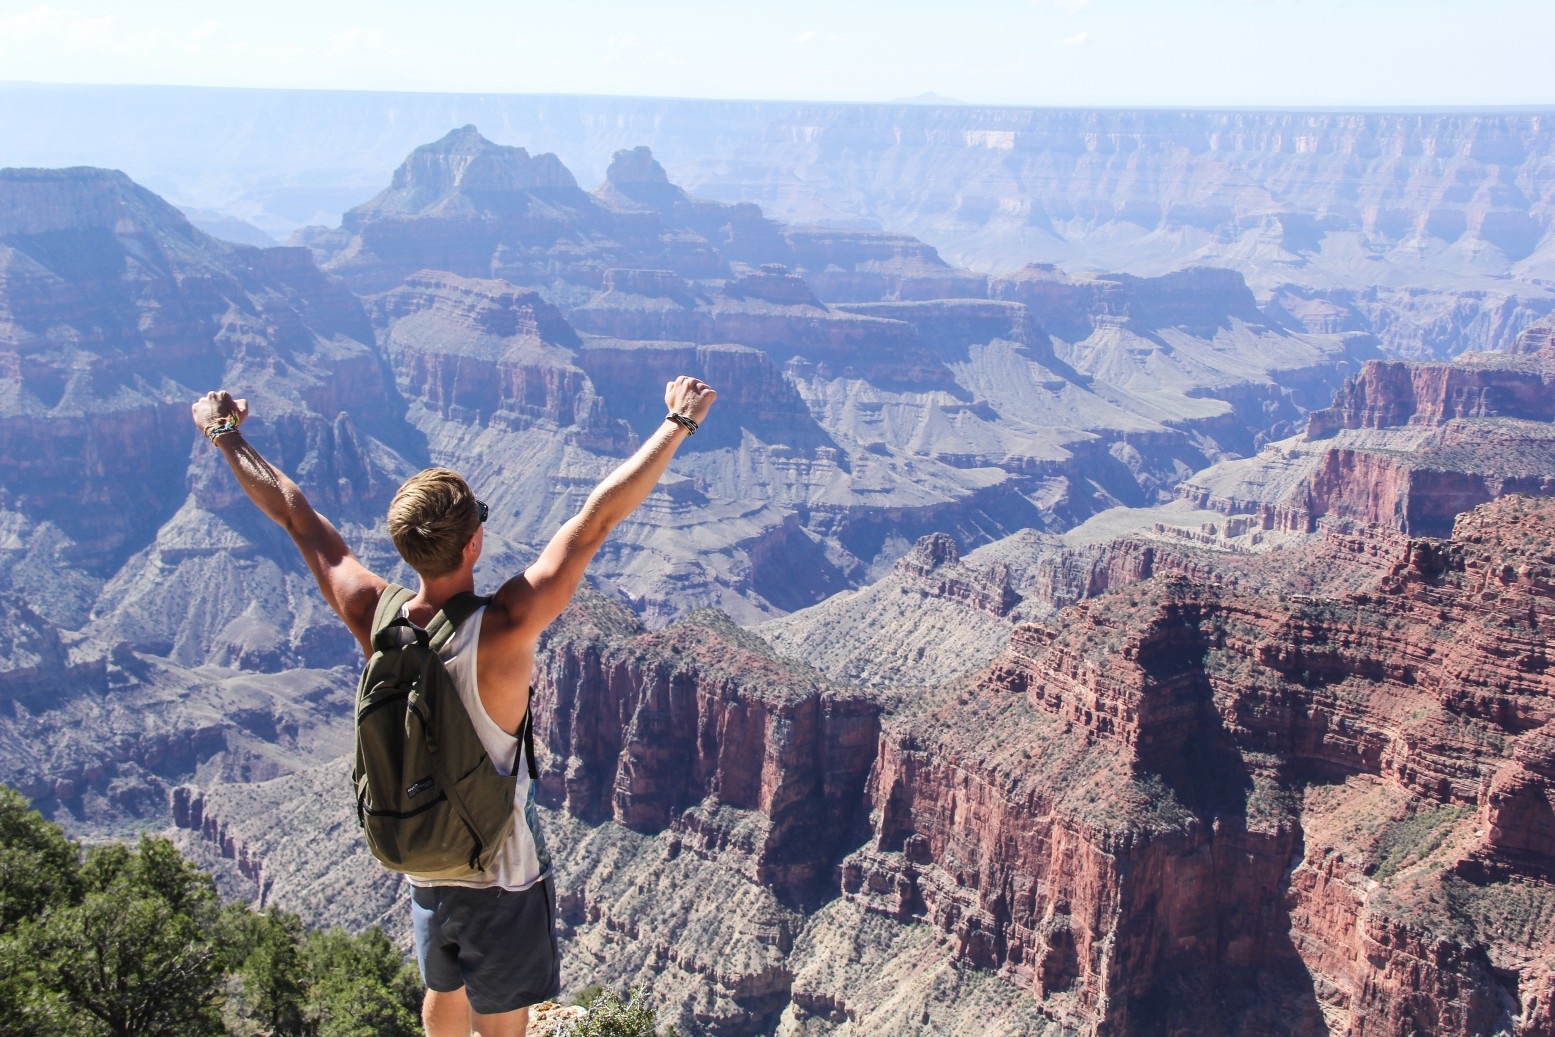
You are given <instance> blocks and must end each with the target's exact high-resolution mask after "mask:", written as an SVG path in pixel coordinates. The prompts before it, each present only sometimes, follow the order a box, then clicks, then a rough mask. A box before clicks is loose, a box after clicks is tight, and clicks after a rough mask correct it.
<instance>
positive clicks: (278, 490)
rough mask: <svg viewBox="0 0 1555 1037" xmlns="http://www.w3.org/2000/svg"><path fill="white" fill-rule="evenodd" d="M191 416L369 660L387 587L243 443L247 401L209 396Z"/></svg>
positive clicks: (221, 393) (219, 394)
mask: <svg viewBox="0 0 1555 1037" xmlns="http://www.w3.org/2000/svg"><path fill="white" fill-rule="evenodd" d="M191 413H192V415H193V417H194V423H195V424H196V425H198V426H199V427H200V430H201V431H202V432H204V433H206V435H208V436H210V437H211V439H212V441H213V442H214V443H215V444H216V447H217V449H219V450H220V451H221V454H222V457H223V459H225V460H226V462H227V466H228V467H229V468H231V469H232V474H233V475H235V476H236V477H237V480H238V485H240V486H241V487H243V492H244V493H246V494H248V498H249V500H251V501H253V502H254V504H255V506H257V507H258V508H259V510H260V511H262V512H264V513H265V514H266V515H267V516H269V517H270V519H271V520H273V521H274V522H275V523H276V524H277V525H279V526H280V527H281V528H282V529H284V530H286V532H287V533H288V534H290V535H291V538H292V542H293V543H294V544H296V545H297V550H298V551H299V552H300V553H301V555H302V558H303V561H305V562H306V563H307V564H308V569H309V570H310V571H312V573H313V578H314V579H315V580H317V581H318V585H319V590H320V591H322V592H323V594H324V600H325V602H327V603H328V604H329V607H330V608H332V609H334V610H335V614H336V615H338V616H339V617H340V618H341V620H343V621H344V622H345V625H346V627H347V628H348V629H349V630H350V631H351V634H352V636H353V637H355V638H356V640H357V642H358V643H359V644H360V645H361V646H362V651H363V653H364V654H368V655H370V654H371V653H372V648H371V633H372V622H373V611H374V609H375V608H376V607H377V603H378V596H379V594H380V593H381V592H382V591H383V588H384V587H385V586H387V582H386V581H385V580H383V579H382V578H381V577H379V576H377V575H375V574H373V573H372V572H370V571H369V570H368V569H367V567H366V566H364V565H362V563H361V562H359V561H357V559H356V556H355V555H354V554H352V553H351V549H350V548H349V547H347V546H346V542H345V540H344V538H342V537H341V535H340V533H339V531H338V530H336V529H335V527H334V526H332V525H330V523H329V520H328V519H326V518H325V517H324V516H323V515H320V514H319V513H318V512H317V511H315V510H313V505H312V504H310V503H309V502H308V498H307V497H306V496H305V495H304V494H303V492H302V490H301V489H300V488H298V486H297V484H296V483H295V482H293V481H292V480H291V479H290V478H289V477H288V476H287V475H286V473H285V472H282V471H281V470H280V469H278V468H276V467H275V466H274V465H272V464H271V463H270V462H269V461H267V460H265V458H264V456H263V455H262V454H260V452H259V451H258V450H257V449H255V448H254V446H253V445H252V444H251V443H249V442H248V441H246V440H245V439H244V438H243V434H242V433H241V432H240V431H238V426H239V425H240V424H241V423H242V421H243V419H244V418H246V417H247V416H248V401H247V400H235V399H233V398H232V395H231V394H230V393H228V392H226V391H224V390H223V391H215V392H210V393H207V394H206V395H204V396H202V397H201V398H200V399H198V400H196V401H195V402H194V406H193V407H192V408H191ZM224 429H225V431H223V430H224ZM213 431H214V433H215V434H214V435H212V432H213Z"/></svg>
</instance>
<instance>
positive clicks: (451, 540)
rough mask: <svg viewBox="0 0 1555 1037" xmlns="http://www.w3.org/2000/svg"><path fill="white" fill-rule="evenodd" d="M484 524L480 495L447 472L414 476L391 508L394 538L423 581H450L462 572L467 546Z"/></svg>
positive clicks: (430, 471)
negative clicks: (427, 578) (425, 578)
mask: <svg viewBox="0 0 1555 1037" xmlns="http://www.w3.org/2000/svg"><path fill="white" fill-rule="evenodd" d="M480 524H481V518H480V510H479V509H478V508H477V506H476V503H475V494H474V493H472V492H470V486H469V484H468V483H466V482H465V481H464V480H463V479H462V478H460V476H459V474H458V473H457V472H454V471H451V470H449V469H447V468H428V469H426V470H425V471H423V472H418V473H417V474H415V475H413V476H411V477H410V478H409V479H407V480H405V485H403V486H401V487H400V488H399V492H398V493H396V494H395V495H394V500H392V501H391V502H390V503H389V538H390V539H392V540H393V541H394V547H395V549H396V550H397V551H399V553H400V557H401V558H403V559H405V561H406V562H408V563H410V567H411V568H412V569H414V570H416V572H417V573H418V574H420V575H421V576H430V577H437V576H446V575H448V574H449V573H451V572H453V571H454V570H455V569H457V568H459V563H460V562H461V561H463V556H464V545H465V544H467V543H469V542H470V537H472V536H474V535H475V530H476V528H477V527H478V526H479V525H480Z"/></svg>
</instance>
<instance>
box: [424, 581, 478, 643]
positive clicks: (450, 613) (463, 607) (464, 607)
mask: <svg viewBox="0 0 1555 1037" xmlns="http://www.w3.org/2000/svg"><path fill="white" fill-rule="evenodd" d="M490 601H491V597H490V596H489V595H481V594H471V593H470V592H468V591H466V592H465V593H463V594H456V595H454V596H453V597H451V598H449V599H448V600H447V601H445V602H444V603H443V607H442V609H441V610H440V611H439V612H438V614H437V615H435V616H433V617H432V622H430V623H428V624H427V636H428V637H429V638H430V639H431V644H432V651H434V652H435V651H437V650H438V649H439V648H442V647H443V646H444V645H445V644H447V643H448V639H449V638H451V637H453V636H454V631H455V630H457V629H459V624H461V623H463V622H464V621H465V620H467V619H469V618H470V617H471V616H472V615H474V614H475V610H476V609H478V608H480V607H481V606H482V605H485V604H487V603H488V602H490Z"/></svg>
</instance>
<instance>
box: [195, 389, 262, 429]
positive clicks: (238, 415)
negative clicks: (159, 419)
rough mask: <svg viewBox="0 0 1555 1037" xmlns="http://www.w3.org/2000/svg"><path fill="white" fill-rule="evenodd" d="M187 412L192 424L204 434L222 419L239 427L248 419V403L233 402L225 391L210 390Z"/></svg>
mask: <svg viewBox="0 0 1555 1037" xmlns="http://www.w3.org/2000/svg"><path fill="white" fill-rule="evenodd" d="M189 411H190V413H191V414H192V415H193V417H194V423H195V424H196V425H198V426H200V431H201V432H204V431H206V430H207V429H209V428H210V427H211V426H212V425H214V424H216V423H217V422H218V421H220V420H221V419H222V418H231V419H232V420H233V421H235V422H237V423H238V424H239V425H241V424H243V419H244V418H246V417H248V401H247V400H234V399H233V398H232V394H231V393H230V392H228V391H227V390H225V389H212V390H211V391H210V392H208V393H206V394H205V395H204V396H201V397H200V398H199V399H198V400H195V401H194V405H193V406H192V407H190V408H189Z"/></svg>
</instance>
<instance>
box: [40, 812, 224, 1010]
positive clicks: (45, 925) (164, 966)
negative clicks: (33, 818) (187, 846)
mask: <svg viewBox="0 0 1555 1037" xmlns="http://www.w3.org/2000/svg"><path fill="white" fill-rule="evenodd" d="M77 877H78V883H77V886H78V890H79V891H80V892H81V893H82V894H83V895H81V896H80V897H79V899H75V900H73V901H57V902H54V903H51V904H50V905H49V906H48V907H47V909H46V910H45V911H43V912H42V913H41V914H38V915H37V916H36V917H35V918H32V919H30V920H28V921H26V922H24V923H22V924H21V925H20V926H18V928H17V933H16V941H15V942H14V943H13V944H12V946H11V947H10V948H9V953H10V954H11V955H13V956H15V957H17V958H20V959H22V960H25V961H26V962H27V963H28V965H29V967H30V969H31V972H30V977H31V986H30V989H29V990H28V991H27V992H26V1001H25V1002H24V1003H25V1005H26V1006H27V1011H28V1012H29V1014H30V1016H31V1018H32V1020H33V1023H34V1024H35V1027H36V1032H40V1033H47V1032H63V1033H71V1034H109V1035H111V1037H131V1035H155V1034H168V1035H174V1034H177V1035H198V1034H205V1033H219V1032H220V1020H219V1014H218V1011H217V1000H218V997H219V994H220V989H221V979H222V976H221V968H220V963H219V961H218V960H217V955H216V953H215V949H214V947H213V945H212V942H211V939H210V926H211V923H212V922H213V921H214V919H215V917H216V912H217V909H218V904H219V902H218V900H217V898H216V891H215V887H214V885H213V883H212V881H211V879H210V877H209V876H207V875H205V874H203V873H201V872H200V871H198V870H197V869H195V868H194V866H193V865H191V864H189V862H188V861H186V860H184V858H183V856H182V855H181V854H179V852H178V850H177V849H176V848H175V847H174V846H173V845H172V843H170V842H168V841H167V840H166V839H159V838H154V837H151V836H143V837H142V838H141V840H140V845H139V846H138V847H137V848H136V849H134V850H131V849H130V848H129V847H126V846H123V845H120V844H111V845H107V846H100V847H96V848H94V849H92V850H91V851H90V852H89V853H88V854H87V855H86V859H85V860H84V861H83V862H82V863H81V864H80V867H79V871H78V876H77Z"/></svg>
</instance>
